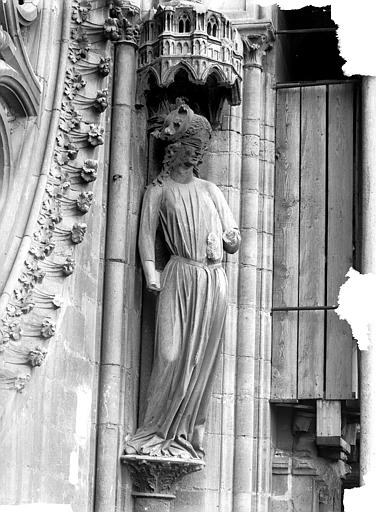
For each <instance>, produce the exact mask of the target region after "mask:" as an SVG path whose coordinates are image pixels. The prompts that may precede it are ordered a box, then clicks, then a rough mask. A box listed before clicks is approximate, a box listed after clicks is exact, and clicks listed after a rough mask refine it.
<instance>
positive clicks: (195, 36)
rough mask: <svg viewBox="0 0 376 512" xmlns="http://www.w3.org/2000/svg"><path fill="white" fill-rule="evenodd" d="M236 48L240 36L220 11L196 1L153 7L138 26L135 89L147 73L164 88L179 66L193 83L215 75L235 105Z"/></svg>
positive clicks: (238, 65) (239, 62)
mask: <svg viewBox="0 0 376 512" xmlns="http://www.w3.org/2000/svg"><path fill="white" fill-rule="evenodd" d="M242 52H243V44H242V41H241V38H240V36H239V34H238V32H237V30H236V29H235V28H234V27H233V26H232V24H231V23H230V21H229V20H228V19H227V18H226V17H225V16H224V15H223V14H221V13H219V12H216V11H212V10H203V8H202V6H200V5H199V4H196V5H192V4H191V5H190V4H187V5H185V4H184V3H181V2H172V3H171V4H169V5H165V6H159V7H158V9H157V10H155V9H152V10H151V11H150V12H149V13H148V15H147V17H146V18H145V19H144V21H143V23H142V26H141V41H140V50H139V60H138V81H139V84H138V90H139V94H140V93H141V94H142V92H143V91H144V90H145V89H147V87H148V84H147V82H148V78H149V77H150V76H152V77H153V78H154V80H155V81H156V84H157V85H158V87H168V86H169V85H171V84H172V83H173V81H174V78H175V75H176V73H177V72H178V71H179V70H180V69H182V68H183V69H184V70H185V71H186V72H187V74H188V79H189V80H190V81H191V82H192V83H195V84H198V85H205V84H206V82H207V80H208V78H209V77H210V76H212V77H215V79H216V80H217V83H218V85H221V86H225V87H228V88H230V89H231V90H232V95H231V104H232V105H239V104H240V82H241V80H242V62H243V57H242ZM140 91H141V92H140Z"/></svg>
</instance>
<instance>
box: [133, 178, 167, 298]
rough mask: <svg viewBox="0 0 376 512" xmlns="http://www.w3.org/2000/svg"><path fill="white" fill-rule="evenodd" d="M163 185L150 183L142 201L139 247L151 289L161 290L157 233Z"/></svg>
mask: <svg viewBox="0 0 376 512" xmlns="http://www.w3.org/2000/svg"><path fill="white" fill-rule="evenodd" d="M161 199H162V187H159V186H155V185H149V187H148V188H147V190H146V192H145V196H144V200H143V203H142V212H141V224H140V231H139V237H138V248H139V252H140V257H141V263H142V267H143V269H144V274H145V280H146V286H147V288H148V289H149V290H154V291H159V290H160V279H159V272H158V271H157V270H156V268H155V235H156V231H157V226H158V222H159V208H160V205H161Z"/></svg>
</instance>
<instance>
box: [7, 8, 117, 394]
mask: <svg viewBox="0 0 376 512" xmlns="http://www.w3.org/2000/svg"><path fill="white" fill-rule="evenodd" d="M32 3H33V2H24V4H25V5H26V4H30V5H31V4H32ZM9 5H10V4H9V3H8V6H9ZM33 5H34V6H35V5H36V2H34V3H33ZM29 7H30V6H29ZM29 7H27V8H29ZM8 10H9V9H8ZM24 11H25V9H24ZM91 12H92V9H91V5H90V2H88V1H85V0H80V1H79V0H74V1H73V5H72V21H73V23H74V25H73V27H72V31H71V40H70V43H69V59H70V61H71V62H74V63H75V66H71V67H69V68H68V70H67V72H66V75H65V83H64V99H63V102H62V109H61V116H60V120H59V129H58V133H57V136H56V145H55V151H54V162H53V163H52V165H51V169H50V173H49V176H48V182H47V185H46V189H45V197H44V199H43V202H42V206H41V210H40V215H39V218H38V221H37V222H38V229H37V230H36V231H35V233H34V236H33V241H32V244H31V247H30V250H29V254H28V256H27V258H26V260H25V263H24V269H23V271H22V272H21V274H20V277H19V283H18V286H17V288H16V289H15V290H14V292H13V295H12V297H11V300H10V302H9V304H8V306H7V308H6V312H5V314H4V315H3V317H2V318H1V320H0V352H2V359H3V361H4V362H5V364H6V363H7V361H12V358H13V360H14V361H13V364H12V365H11V366H10V368H11V369H8V368H5V367H3V368H2V369H1V371H0V388H3V389H4V388H6V389H14V390H16V391H22V390H23V388H24V386H25V385H26V383H27V382H28V380H29V378H30V375H29V374H27V375H23V374H20V373H19V371H18V370H17V369H18V364H17V360H18V359H19V360H20V364H29V366H31V367H32V368H37V367H39V366H41V365H42V363H43V361H44V360H45V358H46V355H47V346H46V342H47V341H48V340H49V339H50V338H52V337H53V336H54V335H55V333H56V319H57V317H56V311H57V310H58V309H59V308H60V307H61V306H62V305H63V302H62V299H61V298H60V296H59V293H56V291H53V292H52V293H51V291H46V290H45V289H44V284H45V281H46V280H49V279H50V278H53V280H52V281H51V283H52V284H53V287H54V288H55V289H56V287H59V286H62V284H63V280H61V281H58V280H56V278H59V277H61V278H62V279H63V278H65V277H66V276H69V275H71V274H72V273H73V271H74V268H75V260H74V256H73V247H74V246H75V245H76V244H78V243H80V242H82V240H83V238H84V235H85V232H86V230H87V225H86V224H85V223H83V222H74V221H73V223H72V224H71V225H70V226H68V227H66V228H64V227H60V226H59V224H60V223H61V222H62V220H63V216H64V215H65V214H66V211H67V210H66V206H65V205H66V201H67V200H68V202H69V196H68V194H69V193H70V189H71V184H72V182H73V183H74V184H75V185H79V186H80V187H82V188H81V189H79V190H78V191H77V192H78V193H76V198H75V200H74V205H75V211H74V212H73V213H74V215H77V216H82V214H85V213H87V212H88V211H89V209H90V206H91V204H92V203H93V198H94V195H93V192H92V191H91V190H88V188H87V187H88V183H90V182H91V181H94V179H95V178H96V175H97V172H98V164H97V161H96V160H93V159H92V158H91V156H92V152H93V150H94V148H95V147H96V146H97V145H100V144H103V141H104V139H103V133H104V130H103V128H101V127H100V125H99V124H98V123H97V122H96V121H97V120H98V117H99V115H100V113H101V112H103V111H104V109H105V107H106V106H107V90H106V89H100V90H99V91H98V93H97V95H96V97H95V98H86V97H85V96H83V95H82V93H83V91H84V90H85V86H86V82H87V81H88V80H89V79H90V77H91V75H94V83H96V77H95V74H97V75H98V76H100V77H105V76H107V75H108V73H109V69H110V58H109V57H107V56H105V55H101V54H100V53H99V52H98V50H97V49H96V52H95V54H94V58H93V60H89V51H90V48H91V47H94V48H95V45H96V41H98V35H100V36H102V37H103V22H104V20H103V22H102V24H95V23H92V22H91V21H90V14H91ZM6 44H9V37H8V36H7V38H6ZM98 53H99V55H98ZM85 59H87V60H85ZM78 97H80V98H82V104H79V103H80V102H79V101H78V102H77V101H76V99H77V98H78ZM74 102H75V104H74ZM87 105H89V106H93V114H92V115H91V116H90V122H86V121H85V120H83V118H82V113H81V111H82V110H83V109H84V108H85V107H86V108H87ZM81 127H83V131H82V132H81V131H80V130H81ZM82 149H85V151H86V159H84V160H83V161H82V162H79V163H78V165H75V166H74V167H72V165H73V162H74V161H75V160H77V159H78V155H79V152H80V151H81V150H82ZM88 157H89V158H88ZM80 173H81V177H80ZM76 176H78V177H79V181H77V180H76V179H75V177H76ZM85 178H87V179H85ZM67 197H68V199H67ZM63 205H64V208H63ZM56 248H58V251H57V252H58V256H57V257H54V256H53V253H54V252H56V251H55V249H56ZM51 283H50V282H49V281H48V283H47V284H49V285H51ZM46 310H49V311H50V316H48V317H47V316H46V315H45V312H46ZM24 338H25V340H31V339H33V338H38V339H39V344H37V345H35V347H34V348H30V345H29V344H27V343H26V344H24ZM15 354H16V355H15ZM17 354H18V355H17ZM17 357H18V359H17ZM14 358H16V359H14ZM20 358H21V359H22V361H21V359H20ZM22 368H24V366H22Z"/></svg>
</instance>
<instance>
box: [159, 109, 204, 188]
mask: <svg viewBox="0 0 376 512" xmlns="http://www.w3.org/2000/svg"><path fill="white" fill-rule="evenodd" d="M211 131H212V129H211V126H210V123H209V121H208V120H207V119H206V118H205V117H204V116H200V115H198V114H195V113H194V112H193V110H192V109H191V108H190V107H189V106H188V105H187V104H186V103H184V102H180V104H179V105H178V106H177V108H176V109H175V110H173V111H172V112H170V114H169V115H168V116H167V117H166V119H165V122H164V123H163V126H162V129H161V130H160V131H159V132H158V134H157V136H158V138H159V139H161V140H162V141H164V142H167V143H168V145H167V147H166V149H165V158H164V161H163V170H162V173H161V174H160V176H159V177H158V178H157V181H158V182H159V183H160V182H161V179H162V178H163V177H164V176H166V175H168V174H169V172H170V170H171V169H172V168H173V167H174V166H175V165H181V164H183V165H186V166H187V167H190V166H191V167H192V166H193V168H194V173H195V174H196V175H197V176H198V167H199V165H200V164H201V163H202V159H203V157H204V154H205V152H206V150H207V147H208V143H209V140H210V136H211Z"/></svg>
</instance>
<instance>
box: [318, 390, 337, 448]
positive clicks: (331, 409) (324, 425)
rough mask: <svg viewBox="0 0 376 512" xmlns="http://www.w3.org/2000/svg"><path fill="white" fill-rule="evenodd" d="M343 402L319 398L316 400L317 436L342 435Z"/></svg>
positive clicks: (334, 436)
mask: <svg viewBox="0 0 376 512" xmlns="http://www.w3.org/2000/svg"><path fill="white" fill-rule="evenodd" d="M341 426H342V424H341V402H340V401H339V400H317V402H316V437H317V438H321V439H322V438H326V439H329V438H332V439H333V440H334V438H337V440H338V441H339V439H340V437H341Z"/></svg>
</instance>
